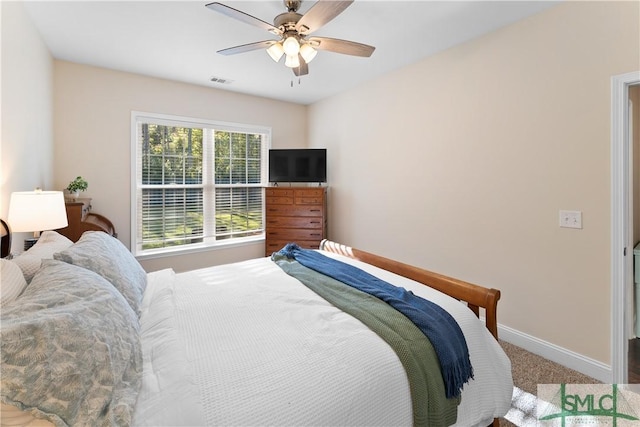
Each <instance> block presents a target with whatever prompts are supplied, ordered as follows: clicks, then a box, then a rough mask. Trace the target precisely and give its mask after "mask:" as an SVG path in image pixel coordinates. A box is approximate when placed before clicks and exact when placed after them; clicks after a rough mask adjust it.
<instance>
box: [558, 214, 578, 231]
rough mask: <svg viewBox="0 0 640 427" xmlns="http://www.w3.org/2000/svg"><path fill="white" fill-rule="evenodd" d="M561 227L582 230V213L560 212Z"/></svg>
mask: <svg viewBox="0 0 640 427" xmlns="http://www.w3.org/2000/svg"><path fill="white" fill-rule="evenodd" d="M560 227H563V228H582V212H580V211H562V210H561V211H560Z"/></svg>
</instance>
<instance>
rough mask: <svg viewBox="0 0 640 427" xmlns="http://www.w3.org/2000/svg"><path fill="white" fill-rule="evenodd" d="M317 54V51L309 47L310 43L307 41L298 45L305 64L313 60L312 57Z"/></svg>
mask: <svg viewBox="0 0 640 427" xmlns="http://www.w3.org/2000/svg"><path fill="white" fill-rule="evenodd" d="M317 54H318V51H317V50H315V49H314V48H313V47H311V45H309V44H307V43H305V44H303V45H302V46H300V55H301V56H302V58H303V59H304V62H306V63H307V64H308V63H309V62H311V61H313V58H315V57H316V55H317Z"/></svg>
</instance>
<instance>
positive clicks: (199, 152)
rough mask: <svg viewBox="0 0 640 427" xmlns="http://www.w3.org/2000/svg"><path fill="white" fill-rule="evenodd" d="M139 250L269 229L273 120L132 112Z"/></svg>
mask: <svg viewBox="0 0 640 427" xmlns="http://www.w3.org/2000/svg"><path fill="white" fill-rule="evenodd" d="M131 122H132V147H133V155H132V162H133V165H132V177H133V183H132V188H133V203H132V206H133V208H132V209H133V214H132V218H133V220H132V233H131V234H132V245H131V247H132V249H133V251H134V253H135V255H147V254H156V253H164V252H169V251H177V250H185V249H201V248H207V247H211V246H216V245H220V244H224V243H230V242H241V241H247V240H254V239H256V238H263V237H264V227H263V218H264V216H263V210H264V202H263V190H262V187H263V186H264V185H265V184H266V181H267V177H266V168H267V153H268V148H269V142H270V137H271V130H270V129H269V128H264V127H258V126H249V125H238V124H230V123H217V122H212V121H207V120H199V119H190V118H185V117H173V116H165V115H157V114H150V113H138V112H134V113H132V120H131Z"/></svg>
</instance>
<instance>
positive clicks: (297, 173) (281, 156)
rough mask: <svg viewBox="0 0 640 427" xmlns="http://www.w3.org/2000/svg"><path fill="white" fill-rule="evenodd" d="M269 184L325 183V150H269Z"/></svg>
mask: <svg viewBox="0 0 640 427" xmlns="http://www.w3.org/2000/svg"><path fill="white" fill-rule="evenodd" d="M269 182H317V183H321V182H327V149H326V148H294V149H273V150H269Z"/></svg>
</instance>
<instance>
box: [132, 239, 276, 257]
mask: <svg viewBox="0 0 640 427" xmlns="http://www.w3.org/2000/svg"><path fill="white" fill-rule="evenodd" d="M264 241H265V237H264V234H263V235H260V236H254V237H247V238H244V239H234V240H231V241H221V242H219V243H216V244H215V245H207V244H204V243H202V244H196V245H189V247H186V248H182V247H176V248H168V249H157V250H155V251H153V252H152V251H148V252H146V253H144V254H138V255H135V257H136V259H137V260H139V261H143V260H148V259H155V258H166V257H171V256H177V255H188V254H192V253H198V252H209V251H219V250H224V249H230V248H236V247H240V246H248V245H254V244H256V243H260V242H262V243H264Z"/></svg>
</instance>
